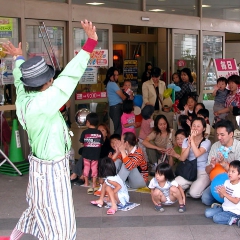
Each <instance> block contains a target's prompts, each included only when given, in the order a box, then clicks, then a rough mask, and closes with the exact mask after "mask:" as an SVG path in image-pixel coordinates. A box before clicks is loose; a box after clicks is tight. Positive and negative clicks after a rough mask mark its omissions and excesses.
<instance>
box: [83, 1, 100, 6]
mask: <svg viewBox="0 0 240 240" xmlns="http://www.w3.org/2000/svg"><path fill="white" fill-rule="evenodd" d="M86 4H89V5H94V6H98V5H102V4H105V3H100V2H92V3H86Z"/></svg>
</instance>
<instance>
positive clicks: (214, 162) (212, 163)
mask: <svg viewBox="0 0 240 240" xmlns="http://www.w3.org/2000/svg"><path fill="white" fill-rule="evenodd" d="M216 162H217V160H216V158H215V157H212V158H211V161H210V164H211V165H212V168H215V166H216Z"/></svg>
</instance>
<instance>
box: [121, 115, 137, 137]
mask: <svg viewBox="0 0 240 240" xmlns="http://www.w3.org/2000/svg"><path fill="white" fill-rule="evenodd" d="M129 123H135V115H134V113H123V115H122V116H121V124H122V135H123V134H124V133H125V132H132V133H134V134H136V133H135V127H134V126H130V127H124V126H123V125H124V124H129Z"/></svg>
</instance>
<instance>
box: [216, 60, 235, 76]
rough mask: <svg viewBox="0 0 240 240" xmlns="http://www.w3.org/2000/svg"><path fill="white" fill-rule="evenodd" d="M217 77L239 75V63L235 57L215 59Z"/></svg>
mask: <svg viewBox="0 0 240 240" xmlns="http://www.w3.org/2000/svg"><path fill="white" fill-rule="evenodd" d="M213 62H214V66H215V69H216V74H217V77H218V78H219V77H225V78H228V77H230V76H231V75H239V72H238V68H237V63H236V60H235V59H234V58H230V59H221V58H220V59H213Z"/></svg>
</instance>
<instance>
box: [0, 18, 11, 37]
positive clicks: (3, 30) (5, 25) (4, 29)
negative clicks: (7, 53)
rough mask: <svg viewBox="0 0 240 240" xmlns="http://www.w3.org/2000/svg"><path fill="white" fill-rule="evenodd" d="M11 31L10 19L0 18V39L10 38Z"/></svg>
mask: <svg viewBox="0 0 240 240" xmlns="http://www.w3.org/2000/svg"><path fill="white" fill-rule="evenodd" d="M12 31H13V22H12V18H0V38H11V37H12Z"/></svg>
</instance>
